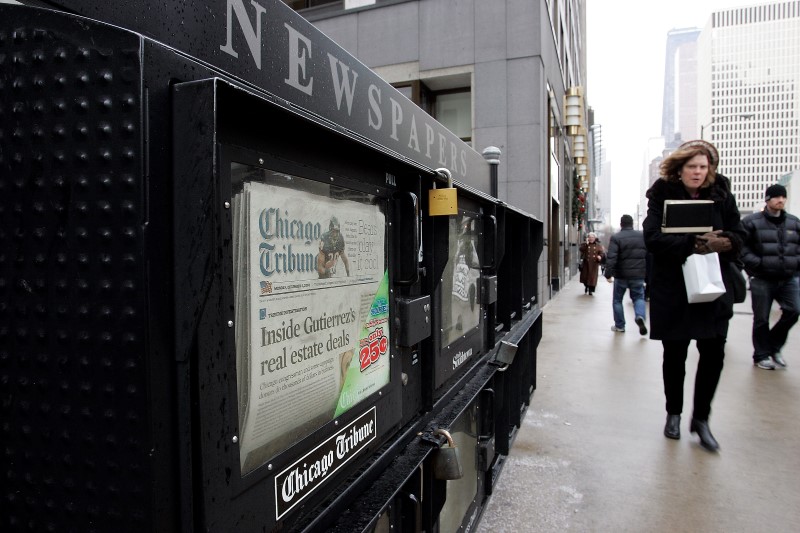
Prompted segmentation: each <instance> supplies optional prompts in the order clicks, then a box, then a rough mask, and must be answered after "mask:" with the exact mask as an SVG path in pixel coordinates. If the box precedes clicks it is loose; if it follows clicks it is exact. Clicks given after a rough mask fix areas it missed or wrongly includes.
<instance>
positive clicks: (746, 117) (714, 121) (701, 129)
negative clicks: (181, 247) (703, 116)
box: [700, 113, 755, 140]
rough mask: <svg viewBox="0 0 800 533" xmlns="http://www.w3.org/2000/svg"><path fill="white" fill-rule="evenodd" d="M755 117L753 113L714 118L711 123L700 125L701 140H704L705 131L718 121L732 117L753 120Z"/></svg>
mask: <svg viewBox="0 0 800 533" xmlns="http://www.w3.org/2000/svg"><path fill="white" fill-rule="evenodd" d="M754 116H755V115H754V114H753V113H743V114H739V115H723V116H721V117H715V118H712V119H711V122H709V123H708V124H705V125H703V124H700V139H701V140H703V131H705V129H706V128H707V127H709V126H710V125H712V124H714V123H716V122H717V121H718V120H721V119H723V118H731V117H739V118H741V119H744V120H747V119H749V118H753V117H754Z"/></svg>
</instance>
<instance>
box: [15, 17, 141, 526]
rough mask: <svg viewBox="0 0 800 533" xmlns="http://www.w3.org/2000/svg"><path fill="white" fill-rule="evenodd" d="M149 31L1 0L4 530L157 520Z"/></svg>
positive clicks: (112, 524)
mask: <svg viewBox="0 0 800 533" xmlns="http://www.w3.org/2000/svg"><path fill="white" fill-rule="evenodd" d="M139 46H140V45H139V39H138V38H137V37H136V36H134V35H131V34H127V33H124V32H120V31H119V30H116V29H114V28H111V27H104V26H101V25H95V24H91V23H87V22H86V21H83V22H78V21H77V19H74V18H69V17H64V16H61V15H57V14H52V13H50V14H48V13H47V12H46V11H40V10H35V9H29V8H22V7H19V6H0V401H1V403H0V405H2V433H0V441H1V442H2V448H0V449H2V452H0V453H2V481H0V487H1V488H0V491H2V500H1V501H0V530H2V531H82V532H86V531H137V532H138V531H148V530H149V529H150V527H149V523H150V521H151V517H150V516H149V515H150V513H151V510H150V508H151V507H152V505H153V503H152V502H151V501H150V499H151V496H150V494H149V492H148V491H149V489H148V486H149V483H150V482H149V476H150V472H149V467H148V448H149V445H148V439H149V438H150V433H149V431H148V427H147V413H146V406H147V403H146V401H147V398H146V395H147V386H146V381H145V379H146V374H145V371H146V368H145V366H146V358H145V350H146V344H145V341H146V339H145V331H146V329H145V323H146V322H145V310H146V309H145V301H146V298H145V296H144V294H145V291H146V290H147V288H146V287H145V286H144V285H145V277H144V268H143V263H144V258H143V257H142V251H143V227H144V225H143V218H144V205H143V200H142V199H143V180H142V177H141V176H142V163H141V159H142V157H141V152H142V141H141V138H142V131H141V129H142V126H141V124H142V120H141V94H142V91H141V81H140V80H141V75H140V63H141V60H140V55H139Z"/></svg>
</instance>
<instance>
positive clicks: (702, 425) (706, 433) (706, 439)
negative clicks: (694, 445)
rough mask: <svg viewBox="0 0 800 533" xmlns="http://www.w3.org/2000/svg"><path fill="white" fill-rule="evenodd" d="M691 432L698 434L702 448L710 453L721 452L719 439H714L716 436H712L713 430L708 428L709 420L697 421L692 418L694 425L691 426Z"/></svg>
mask: <svg viewBox="0 0 800 533" xmlns="http://www.w3.org/2000/svg"><path fill="white" fill-rule="evenodd" d="M689 431H691V432H692V433H697V436H698V437H700V446H702V447H703V448H705V449H706V450H708V451H710V452H715V451H717V450H719V443H718V442H717V439H715V438H714V435H712V434H711V430H710V429H709V427H708V420H697V419H695V418H692V424H691V426H689Z"/></svg>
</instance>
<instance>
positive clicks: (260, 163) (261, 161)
mask: <svg viewBox="0 0 800 533" xmlns="http://www.w3.org/2000/svg"><path fill="white" fill-rule="evenodd" d="M258 164H259V165H263V164H264V160H263V159H262V158H260V157H259V158H258Z"/></svg>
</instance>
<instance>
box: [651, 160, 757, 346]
mask: <svg viewBox="0 0 800 533" xmlns="http://www.w3.org/2000/svg"><path fill="white" fill-rule="evenodd" d="M647 198H648V203H647V218H645V220H644V224H643V228H644V239H645V243H646V245H647V250H648V251H649V252H651V253H652V254H653V264H652V273H651V279H650V338H651V339H658V340H681V339H707V338H713V337H717V336H718V337H727V334H728V321H729V320H730V318H731V317H732V316H733V292H732V291H733V286H732V284H731V279H732V278H731V274H732V272H731V267H730V263H731V262H732V261H735V260H736V259H737V258H738V254H739V250H741V246H742V238H743V236H744V232H743V230H742V225H741V221H740V219H739V208H738V207H737V206H736V199H735V198H734V196H733V194H732V193H731V191H730V182H729V181H728V179H727V178H726V177H724V176H722V175H721V174H717V179H716V181H715V183H714V185H712V186H711V187H708V188H706V189H700V197H699V199H701V200H714V229H715V230H718V229H719V230H723V235H724V236H726V237H728V238H729V239H730V241H731V245H732V247H733V249H732V250H731V251H729V252H726V253H724V254H720V266H721V267H722V279H723V281H724V282H725V287H727V289H728V292H727V293H726V294H723V295H722V296H720V297H719V298H717V299H716V300H714V301H713V302H703V303H694V304H689V303H688V301H687V298H686V286H685V285H684V281H683V270H682V269H681V267H682V265H683V263H684V261H686V258H687V257H688V256H689V255H691V254H692V253H693V251H694V244H695V235H694V234H689V233H662V232H661V222H662V219H663V211H664V200H690V199H691V198H690V196H689V193H688V192H686V189H685V188H684V187H683V184H682V183H681V182H679V181H665V180H663V179H659V180H657V181H656V182H654V183H653V185H652V186H651V187H650V189H649V190H648V191H647Z"/></svg>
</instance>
